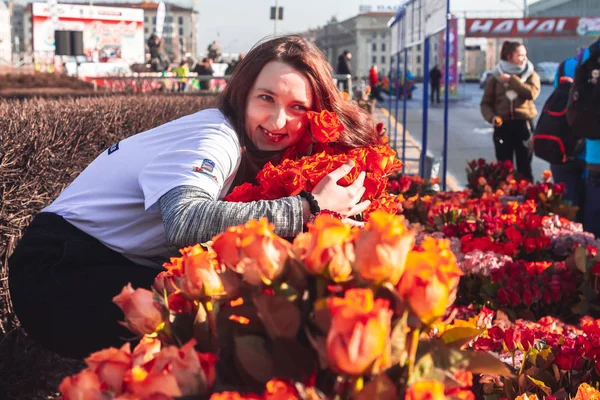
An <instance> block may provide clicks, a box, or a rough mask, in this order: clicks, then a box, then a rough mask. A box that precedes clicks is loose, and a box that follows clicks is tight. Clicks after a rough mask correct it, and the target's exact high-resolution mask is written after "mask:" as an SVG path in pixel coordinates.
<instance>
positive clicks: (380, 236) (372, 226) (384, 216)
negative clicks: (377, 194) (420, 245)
mask: <svg viewBox="0 0 600 400" xmlns="http://www.w3.org/2000/svg"><path fill="white" fill-rule="evenodd" d="M414 241H415V235H414V233H413V232H412V231H410V230H408V229H407V228H406V225H405V223H404V216H401V215H392V214H388V213H385V212H382V211H375V212H372V213H371V214H370V215H369V222H367V224H366V225H365V228H364V229H363V230H362V231H361V232H360V234H359V236H358V239H357V242H356V249H355V252H356V261H355V268H356V270H357V271H358V274H359V275H360V276H361V278H363V279H365V280H369V281H374V282H377V283H383V282H390V283H391V284H393V285H396V284H397V283H398V281H399V280H400V277H401V276H402V273H403V272H404V264H405V261H406V256H407V255H408V253H409V252H410V251H411V249H412V247H413V244H414Z"/></svg>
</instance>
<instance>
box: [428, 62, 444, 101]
mask: <svg viewBox="0 0 600 400" xmlns="http://www.w3.org/2000/svg"><path fill="white" fill-rule="evenodd" d="M441 80H442V71H440V69H439V68H438V66H437V65H435V66H434V67H433V68H432V69H431V71H429V85H431V104H433V98H434V95H435V98H436V101H437V103H438V104H440V81H441Z"/></svg>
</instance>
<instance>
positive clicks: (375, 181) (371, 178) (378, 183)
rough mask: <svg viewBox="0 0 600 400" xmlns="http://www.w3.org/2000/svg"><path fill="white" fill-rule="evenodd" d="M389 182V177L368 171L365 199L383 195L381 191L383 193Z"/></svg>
mask: <svg viewBox="0 0 600 400" xmlns="http://www.w3.org/2000/svg"><path fill="white" fill-rule="evenodd" d="M387 183H388V178H386V177H384V176H381V175H377V174H374V173H372V172H367V176H366V177H365V183H364V187H365V189H366V190H365V194H364V195H363V199H369V200H373V199H376V198H377V197H379V196H381V193H383V191H384V190H385V188H386V186H387Z"/></svg>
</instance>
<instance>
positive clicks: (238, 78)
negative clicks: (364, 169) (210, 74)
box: [219, 35, 378, 147]
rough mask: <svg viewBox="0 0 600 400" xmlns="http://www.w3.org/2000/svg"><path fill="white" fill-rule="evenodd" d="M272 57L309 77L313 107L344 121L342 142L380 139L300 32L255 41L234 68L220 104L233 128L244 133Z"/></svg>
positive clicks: (354, 144) (352, 143)
mask: <svg viewBox="0 0 600 400" xmlns="http://www.w3.org/2000/svg"><path fill="white" fill-rule="evenodd" d="M271 61H281V62H284V63H286V64H288V65H290V66H292V67H293V68H295V69H296V70H298V71H299V72H301V73H303V74H304V75H305V76H306V78H307V79H308V81H309V83H310V85H311V87H312V90H313V94H314V104H313V111H322V110H329V111H332V112H335V113H336V114H337V115H338V117H339V118H340V121H341V122H342V123H343V124H344V128H345V129H344V132H343V134H341V135H340V139H339V142H340V143H341V144H343V145H346V146H348V147H363V146H367V145H371V144H376V143H377V142H378V136H377V132H376V129H375V123H374V122H373V120H372V118H371V116H370V115H369V114H367V113H366V112H365V111H364V110H362V109H360V108H359V107H358V106H357V105H356V104H354V103H352V102H349V101H347V100H345V99H344V98H343V97H342V93H341V92H340V91H339V90H338V88H337V87H336V86H335V84H334V82H333V76H332V68H331V66H330V65H329V63H328V62H327V60H326V59H325V57H324V56H323V53H321V51H320V50H319V49H318V48H317V47H316V46H315V45H313V44H312V43H310V42H309V41H307V40H306V39H304V38H303V37H302V36H298V35H286V36H280V37H276V38H272V39H268V40H266V41H263V42H259V43H258V44H256V45H255V46H254V47H253V48H252V49H251V50H250V51H249V52H248V54H247V55H246V57H244V59H243V60H242V61H241V62H240V63H239V65H238V66H237V68H236V69H235V71H234V73H233V75H232V76H231V79H230V80H229V83H228V84H227V87H226V89H225V91H224V92H223V94H222V96H221V98H220V102H219V103H220V104H219V108H220V109H221V111H222V112H223V114H224V115H225V116H226V117H227V118H228V119H229V121H230V122H231V124H232V125H233V127H234V129H235V130H236V132H237V133H238V135H240V137H241V138H243V137H244V136H245V135H244V133H246V132H245V119H246V104H247V102H248V94H249V92H250V89H251V88H252V86H253V85H254V82H255V81H256V78H257V77H258V75H259V73H260V71H261V70H262V69H263V67H264V66H265V65H266V64H267V63H269V62H271Z"/></svg>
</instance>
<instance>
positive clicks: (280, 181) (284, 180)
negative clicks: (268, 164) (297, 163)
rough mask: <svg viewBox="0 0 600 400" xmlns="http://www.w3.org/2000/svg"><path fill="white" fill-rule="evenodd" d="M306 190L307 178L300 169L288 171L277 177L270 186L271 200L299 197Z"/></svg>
mask: <svg viewBox="0 0 600 400" xmlns="http://www.w3.org/2000/svg"><path fill="white" fill-rule="evenodd" d="M305 189H306V178H305V177H304V176H303V175H302V173H301V171H300V170H299V169H296V168H293V169H287V170H285V171H283V172H282V173H281V174H279V175H278V176H277V179H275V180H274V181H273V183H272V184H271V185H270V190H269V196H267V197H268V198H269V199H280V198H282V197H288V196H297V195H298V194H299V193H300V192H301V191H302V190H305Z"/></svg>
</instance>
